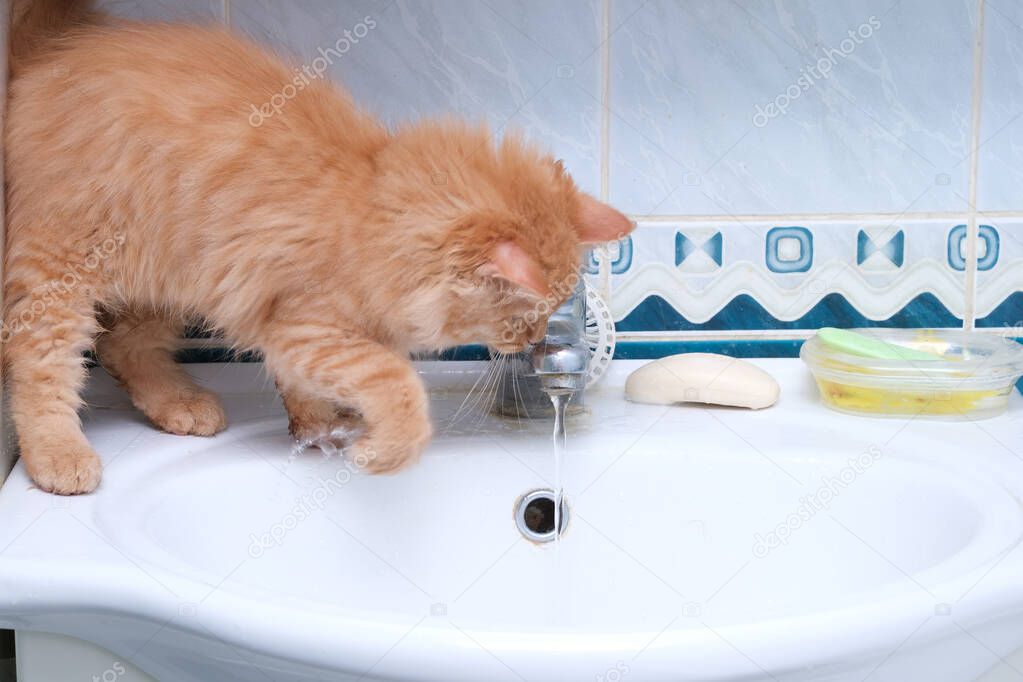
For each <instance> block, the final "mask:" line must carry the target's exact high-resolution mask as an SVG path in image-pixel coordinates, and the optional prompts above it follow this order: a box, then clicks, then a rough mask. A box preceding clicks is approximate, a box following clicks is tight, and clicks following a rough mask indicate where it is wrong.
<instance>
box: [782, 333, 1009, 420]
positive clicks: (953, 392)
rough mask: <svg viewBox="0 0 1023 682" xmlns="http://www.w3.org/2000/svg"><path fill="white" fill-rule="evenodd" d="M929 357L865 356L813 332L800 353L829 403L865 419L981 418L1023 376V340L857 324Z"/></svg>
mask: <svg viewBox="0 0 1023 682" xmlns="http://www.w3.org/2000/svg"><path fill="white" fill-rule="evenodd" d="M854 331H856V332H857V333H859V334H863V335H866V336H870V337H872V338H874V339H876V340H878V341H882V342H884V343H888V344H892V345H895V346H901V347H904V348H910V349H913V350H917V351H924V352H926V353H931V354H933V359H913V360H907V359H882V358H876V357H863V356H860V355H855V354H853V353H850V352H845V351H842V350H839V349H836V348H834V347H832V346H829V345H828V344H827V343H824V342H822V341H821V339H820V338H817V337H813V338H811V339H809V340H808V341H807V342H806V343H804V344H803V347H802V349H801V351H800V357H801V358H802V359H803V361H804V362H806V364H807V365H808V366H809V367H810V370H811V372H813V375H814V379H815V380H816V382H817V386H818V388H819V389H820V393H821V398H822V400H823V401H824V404H825V405H827V406H828V407H830V408H832V409H835V410H838V411H840V412H848V413H853V414H864V415H871V416H917V415H919V416H924V417H935V418H944V419H983V418H987V417H993V416H996V415H998V414H1001V413H1002V412H1004V411H1005V409H1006V407H1007V405H1008V400H1009V395H1010V394H1011V393H1012V390H1013V387H1014V386H1015V383H1016V381H1017V380H1018V379H1019V377H1020V375H1021V374H1023V345H1020V344H1018V343H1016V342H1015V341H1013V340H1011V339H1005V338H1003V337H1001V336H997V335H990V334H983V333H977V332H964V331H956V330H935V329H919V330H916V329H885V328H875V329H857V330H854Z"/></svg>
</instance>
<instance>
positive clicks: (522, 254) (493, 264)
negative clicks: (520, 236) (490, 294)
mask: <svg viewBox="0 0 1023 682" xmlns="http://www.w3.org/2000/svg"><path fill="white" fill-rule="evenodd" d="M479 273H480V274H481V275H483V276H484V277H500V278H501V279H504V280H507V281H509V282H511V283H512V284H514V285H516V286H517V287H519V288H521V289H523V290H524V291H525V293H527V294H531V295H533V296H537V297H541V298H542V297H544V296H546V295H547V294H548V293H549V287H548V286H547V280H546V278H545V277H544V275H543V270H542V269H541V268H540V264H539V263H537V262H536V260H535V259H534V258H533V257H532V256H530V255H529V254H528V253H527V252H526V250H525V249H523V248H522V247H521V246H519V245H518V244H516V243H515V242H512V241H500V242H498V243H497V245H496V246H494V248H493V249H492V250H491V251H490V260H489V261H487V263H486V264H484V265H483V267H481V268H480V269H479Z"/></svg>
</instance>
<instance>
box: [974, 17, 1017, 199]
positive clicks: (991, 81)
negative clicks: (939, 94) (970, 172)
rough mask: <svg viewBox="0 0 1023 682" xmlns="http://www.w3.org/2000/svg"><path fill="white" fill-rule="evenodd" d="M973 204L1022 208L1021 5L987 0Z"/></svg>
mask: <svg viewBox="0 0 1023 682" xmlns="http://www.w3.org/2000/svg"><path fill="white" fill-rule="evenodd" d="M984 32H985V40H984V81H983V88H984V89H983V102H984V106H983V114H982V117H981V135H980V139H981V147H980V169H979V171H980V172H979V175H978V180H979V184H978V186H977V190H978V195H977V203H978V207H979V208H980V209H981V210H985V211H1019V210H1023V87H1021V83H1023V3H1021V2H1019V1H1018V0H1015V1H1014V0H987V2H986V9H985V26H984Z"/></svg>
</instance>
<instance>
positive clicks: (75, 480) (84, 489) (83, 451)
mask: <svg viewBox="0 0 1023 682" xmlns="http://www.w3.org/2000/svg"><path fill="white" fill-rule="evenodd" d="M22 459H23V460H24V461H25V470H26V471H27V472H28V475H29V476H31V477H32V480H33V481H35V483H36V485H37V486H39V487H40V488H41V489H42V490H45V491H46V492H48V493H56V494H57V495H82V494H84V493H91V492H92V491H93V490H95V489H96V487H97V486H99V481H100V478H101V477H102V475H103V465H102V463H101V462H100V459H99V457H97V456H96V453H95V452H93V451H92V449H91V448H90V447H89V446H87V445H79V444H72V443H69V444H67V445H66V446H61V445H55V444H52V443H50V444H47V446H46V448H45V449H44V450H39V449H36V448H33V449H29V450H26V451H25V452H23V453H22Z"/></svg>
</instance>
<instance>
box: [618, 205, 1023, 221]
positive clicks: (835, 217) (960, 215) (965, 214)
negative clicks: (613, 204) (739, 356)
mask: <svg viewBox="0 0 1023 682" xmlns="http://www.w3.org/2000/svg"><path fill="white" fill-rule="evenodd" d="M969 216H970V211H959V212H955V211H952V212H917V213H788V214H782V213H763V214H747V215H732V214H727V213H722V214H720V215H718V214H705V215H695V214H694V215H639V214H629V216H628V217H629V219H630V220H635V221H637V222H639V223H708V222H713V223H743V222H749V223H771V222H780V221H806V222H843V221H862V222H868V221H878V222H880V221H885V220H887V221H891V222H909V221H912V220H960V221H965V220H967V219H968V218H969ZM984 216H985V217H989V218H1019V217H1023V208H1021V209H1020V210H1018V211H984Z"/></svg>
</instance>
